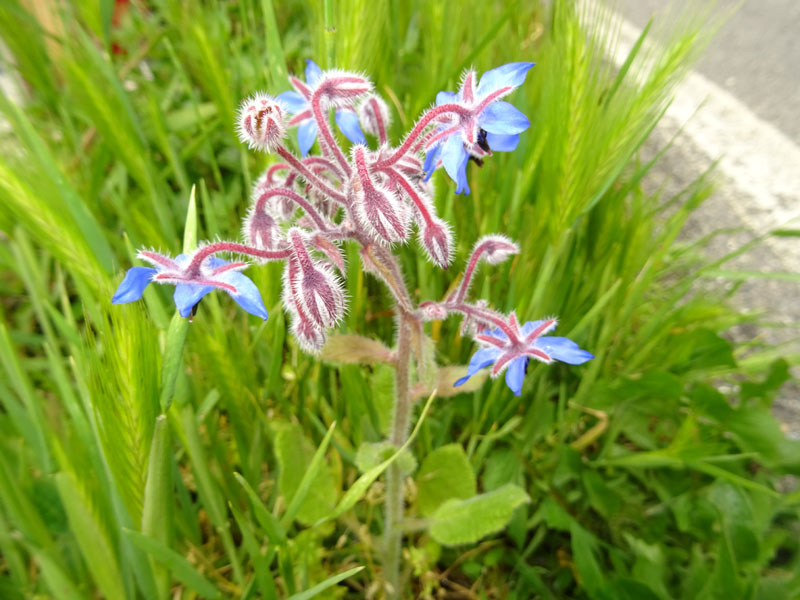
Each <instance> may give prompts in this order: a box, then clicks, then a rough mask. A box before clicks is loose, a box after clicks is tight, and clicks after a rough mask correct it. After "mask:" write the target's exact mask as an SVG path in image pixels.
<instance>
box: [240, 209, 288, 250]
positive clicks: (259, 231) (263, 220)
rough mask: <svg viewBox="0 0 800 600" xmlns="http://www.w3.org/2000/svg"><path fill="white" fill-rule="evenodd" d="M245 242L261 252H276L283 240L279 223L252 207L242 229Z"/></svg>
mask: <svg viewBox="0 0 800 600" xmlns="http://www.w3.org/2000/svg"><path fill="white" fill-rule="evenodd" d="M242 233H243V234H244V239H245V241H246V242H247V243H248V244H249V245H251V246H255V247H256V248H258V249H259V250H275V249H276V248H277V247H278V245H279V242H280V241H281V240H282V236H281V230H280V227H278V223H277V221H276V220H275V219H274V218H273V217H272V216H271V215H269V214H267V213H266V212H265V211H263V210H258V209H257V207H256V206H252V207H251V208H250V210H249V211H248V213H247V216H246V217H245V220H244V226H243V227H242Z"/></svg>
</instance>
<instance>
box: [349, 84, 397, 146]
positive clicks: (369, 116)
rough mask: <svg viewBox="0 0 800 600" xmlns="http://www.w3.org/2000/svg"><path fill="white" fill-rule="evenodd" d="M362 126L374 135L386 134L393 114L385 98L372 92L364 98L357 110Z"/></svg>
mask: <svg viewBox="0 0 800 600" xmlns="http://www.w3.org/2000/svg"><path fill="white" fill-rule="evenodd" d="M356 113H357V114H358V120H359V122H360V123H361V127H362V128H363V129H364V131H366V132H367V133H370V134H372V135H374V136H383V135H386V131H387V130H388V129H389V125H391V123H392V115H391V113H390V112H389V107H388V106H387V105H386V102H385V101H384V99H383V98H381V97H380V96H378V95H377V94H370V95H369V96H367V97H366V98H364V99H363V100H362V101H361V103H360V104H359V105H358V109H357V110H356Z"/></svg>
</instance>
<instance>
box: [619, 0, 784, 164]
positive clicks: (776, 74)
mask: <svg viewBox="0 0 800 600" xmlns="http://www.w3.org/2000/svg"><path fill="white" fill-rule="evenodd" d="M701 4H704V2H700V1H699V0H684V2H667V1H666V0H619V4H618V6H619V10H620V13H621V14H623V15H624V16H625V18H626V19H628V20H629V21H630V22H632V23H634V24H635V25H637V26H638V27H640V28H642V27H644V26H645V25H646V24H647V22H648V20H649V19H650V18H651V17H652V16H654V15H655V16H656V19H657V20H658V21H660V20H662V19H669V18H671V17H670V11H671V10H675V9H678V11H680V10H682V9H683V8H684V7H689V9H695V10H696V9H697V7H698V6H700V5H701ZM740 4H741V6H739V5H740ZM737 6H739V8H738V10H736V7H737ZM717 7H718V10H719V12H720V13H721V14H725V13H728V12H729V11H734V12H733V14H732V15H731V16H730V17H729V18H728V19H727V20H725V22H724V24H723V26H722V29H721V30H720V32H719V33H718V34H717V36H716V37H715V38H714V40H713V41H712V43H711V45H710V46H709V48H708V50H707V51H706V53H705V54H704V56H703V58H702V59H701V60H700V62H699V63H698V65H697V68H696V70H697V71H698V72H699V73H701V74H702V75H704V76H705V77H707V78H708V79H709V80H711V81H713V82H714V83H716V84H717V85H719V86H720V87H722V88H723V89H725V90H727V91H728V92H730V93H731V94H733V95H734V96H736V97H737V98H738V99H739V100H741V101H742V102H743V103H744V104H746V105H747V106H748V107H749V108H750V110H752V111H753V112H754V113H755V114H757V115H758V116H759V117H761V118H762V119H764V120H765V121H768V122H770V123H772V124H773V125H775V126H776V127H778V129H780V130H781V131H782V132H783V133H784V134H786V135H787V136H788V137H789V138H790V139H792V140H793V141H794V142H795V143H796V144H800V37H799V36H798V31H800V1H798V0H744V2H740V1H739V0H735V1H734V0H717ZM673 14H674V13H673ZM798 168H800V166H798Z"/></svg>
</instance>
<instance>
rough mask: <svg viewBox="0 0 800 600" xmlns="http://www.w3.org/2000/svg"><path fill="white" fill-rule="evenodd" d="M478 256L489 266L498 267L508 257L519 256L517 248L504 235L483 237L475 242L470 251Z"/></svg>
mask: <svg viewBox="0 0 800 600" xmlns="http://www.w3.org/2000/svg"><path fill="white" fill-rule="evenodd" d="M472 252H473V253H474V254H478V253H479V254H480V258H482V259H483V260H485V261H486V262H487V263H489V264H490V265H499V264H500V263H502V262H505V261H506V260H508V258H509V257H510V256H513V255H514V254H519V246H517V244H515V243H514V242H513V241H511V239H509V238H507V237H506V236H504V235H500V234H497V233H496V234H493V235H485V236H483V237H482V238H480V239H479V240H478V241H477V242H475V247H474V249H473V251H472Z"/></svg>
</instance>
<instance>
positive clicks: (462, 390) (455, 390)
mask: <svg viewBox="0 0 800 600" xmlns="http://www.w3.org/2000/svg"><path fill="white" fill-rule="evenodd" d="M466 374H467V367H465V366H463V367H441V368H439V369H438V370H437V371H436V395H437V396H440V397H442V398H448V397H450V396H455V395H456V394H468V393H470V392H474V391H475V390H478V389H480V388H481V387H482V386H483V384H484V383H486V378H487V377H488V375H487V374H486V373H485V372H483V371H480V372H478V373H476V374H475V375H473V376H472V377H470V378H469V379H468V380H467V381H466V383H464V384H463V385H460V386H458V387H455V386H454V385H453V384H454V383H455V382H456V381H458V380H459V379H461V378H462V377H464V375H466Z"/></svg>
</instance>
